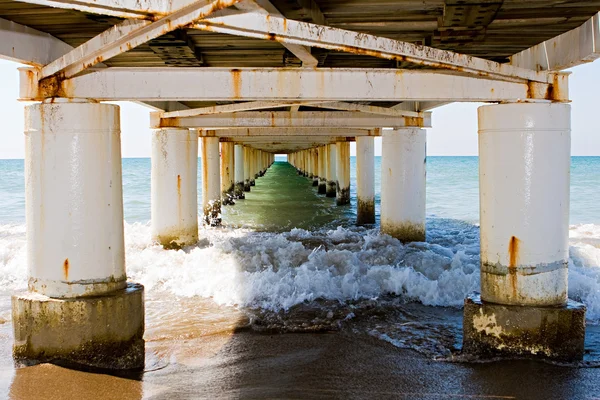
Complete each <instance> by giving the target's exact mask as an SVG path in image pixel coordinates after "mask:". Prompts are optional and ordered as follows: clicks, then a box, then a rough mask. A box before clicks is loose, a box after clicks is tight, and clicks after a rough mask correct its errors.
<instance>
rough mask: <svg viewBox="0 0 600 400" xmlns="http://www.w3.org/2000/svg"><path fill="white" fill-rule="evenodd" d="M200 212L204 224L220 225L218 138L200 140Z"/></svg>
mask: <svg viewBox="0 0 600 400" xmlns="http://www.w3.org/2000/svg"><path fill="white" fill-rule="evenodd" d="M202 210H203V213H204V223H205V224H208V225H210V226H217V225H220V224H221V174H220V168H219V138H218V137H203V138H202Z"/></svg>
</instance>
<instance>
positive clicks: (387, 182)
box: [289, 128, 426, 242]
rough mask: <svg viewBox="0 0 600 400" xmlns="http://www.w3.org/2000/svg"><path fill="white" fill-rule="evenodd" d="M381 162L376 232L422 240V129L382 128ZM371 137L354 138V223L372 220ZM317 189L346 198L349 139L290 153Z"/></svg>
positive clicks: (339, 200) (347, 200)
mask: <svg viewBox="0 0 600 400" xmlns="http://www.w3.org/2000/svg"><path fill="white" fill-rule="evenodd" d="M382 136H383V138H382V147H383V152H382V164H381V171H382V172H381V231H382V232H383V233H387V234H389V235H391V236H393V237H395V238H397V239H400V240H402V241H405V242H409V241H424V240H425V164H426V155H425V146H426V132H425V130H424V129H419V128H403V129H395V130H384V131H383V133H382ZM374 154H375V153H374V138H373V137H372V136H359V137H357V138H356V188H357V193H356V195H357V223H358V224H361V225H362V224H373V223H375V157H374ZM289 161H290V163H291V164H292V165H294V166H295V167H296V168H297V169H298V172H299V173H300V174H303V175H305V176H307V177H309V178H311V179H312V184H313V185H314V186H318V193H320V194H325V195H326V196H327V197H336V199H337V201H336V202H337V204H338V205H344V204H348V203H350V142H347V141H341V142H337V143H334V144H327V145H324V146H320V147H317V148H312V149H307V150H301V151H298V152H296V153H293V154H290V155H289Z"/></svg>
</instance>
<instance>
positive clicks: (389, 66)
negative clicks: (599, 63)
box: [0, 0, 600, 368]
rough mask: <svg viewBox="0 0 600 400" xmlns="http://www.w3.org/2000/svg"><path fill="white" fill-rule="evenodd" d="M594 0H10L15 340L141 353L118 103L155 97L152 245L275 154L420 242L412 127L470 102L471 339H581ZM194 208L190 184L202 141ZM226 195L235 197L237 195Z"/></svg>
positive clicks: (128, 360)
mask: <svg viewBox="0 0 600 400" xmlns="http://www.w3.org/2000/svg"><path fill="white" fill-rule="evenodd" d="M598 10H600V1H570V2H557V1H536V2H521V1H509V0H504V1H503V0H491V1H478V0H445V1H444V0H424V1H400V0H398V1H393V0H386V1H376V2H373V1H368V0H338V1H325V0H289V1H284V0H270V1H269V0H172V1H164V2H162V1H154V0H135V1H134V0H94V1H92V0H80V1H77V2H73V1H68V0H18V1H17V0H3V1H1V2H0V35H1V40H0V57H3V58H8V59H11V60H14V61H18V62H21V63H24V64H27V65H29V66H30V67H27V68H22V69H21V70H20V100H24V101H31V102H34V104H32V105H28V106H27V107H26V110H25V141H26V155H25V176H26V220H27V263H28V274H29V281H28V282H29V284H28V291H27V292H26V293H23V294H18V295H15V296H14V298H13V324H14V333H15V344H14V356H15V358H17V359H25V360H51V359H56V358H59V359H61V358H62V359H68V360H70V361H75V362H79V363H84V364H88V365H94V366H101V367H107V368H139V367H142V366H143V363H144V341H143V335H144V301H143V290H144V289H143V287H142V286H141V285H138V284H135V283H132V282H128V281H127V275H126V271H125V251H124V237H123V199H122V184H121V182H122V180H121V147H120V146H121V144H120V117H119V107H118V106H116V105H113V104H109V103H106V102H108V101H135V102H139V103H143V104H146V105H147V106H149V107H151V108H152V109H153V110H154V112H153V113H152V114H151V118H150V127H151V128H152V129H153V133H152V138H151V139H149V140H152V177H151V179H152V189H151V190H152V194H151V197H152V212H151V220H152V232H153V236H154V238H155V239H156V240H157V241H158V242H160V243H161V244H163V245H164V246H165V247H180V246H185V245H189V244H194V243H195V242H196V241H197V240H198V224H199V218H198V212H199V211H200V214H201V215H202V218H200V223H205V224H208V225H219V223H220V219H221V213H220V210H221V207H222V206H224V205H227V204H230V203H233V202H235V201H236V200H235V199H243V198H244V194H245V192H247V191H248V190H251V189H252V184H253V181H254V180H255V179H258V177H260V176H261V175H262V174H264V173H265V171H266V170H267V169H268V168H269V166H270V165H271V164H272V163H273V160H274V154H275V153H287V154H288V155H289V161H290V163H291V164H292V165H293V166H295V167H296V168H297V169H298V171H299V172H300V173H302V174H304V175H306V176H307V177H308V178H310V179H312V180H311V182H310V183H309V182H308V181H307V184H311V185H316V186H318V191H319V193H323V194H324V195H326V196H331V197H336V203H337V204H340V205H343V204H346V203H348V201H349V198H350V196H349V190H350V164H349V160H350V152H349V142H352V141H355V142H356V148H357V186H356V187H357V199H358V201H357V205H356V206H357V208H358V209H357V215H358V221H357V223H373V222H374V219H375V213H374V165H373V163H374V159H373V157H374V150H373V149H374V146H373V140H374V137H376V136H381V137H382V143H383V154H382V167H381V170H382V172H381V182H382V191H381V221H380V225H381V232H382V233H384V234H389V235H391V236H393V237H396V238H397V239H399V240H401V241H424V240H426V237H425V170H426V168H425V167H426V163H425V158H426V156H425V155H426V152H425V146H426V135H425V128H427V127H430V126H431V113H432V110H434V109H435V108H436V107H439V106H441V105H444V104H448V103H451V102H485V103H489V104H488V105H484V106H482V107H480V108H479V113H478V123H479V163H480V164H479V171H480V206H481V213H480V226H481V295H479V294H474V295H472V296H469V297H468V298H467V299H466V301H465V310H464V345H463V351H465V352H472V353H478V354H497V353H498V352H500V353H504V354H530V355H531V354H534V355H539V356H544V357H549V358H554V359H580V358H581V357H582V356H583V339H584V334H585V308H584V307H583V305H581V304H578V303H574V302H571V301H569V300H568V299H567V272H568V271H567V265H568V263H567V260H568V241H567V240H568V218H569V159H570V132H571V128H570V115H571V109H570V105H569V93H568V79H569V76H568V75H569V74H568V73H565V72H561V71H562V70H564V69H566V68H569V67H573V66H577V65H579V64H581V63H585V62H589V61H593V60H594V59H596V58H597V57H598V55H599V54H600V53H599V51H600V50H599V49H598V46H599V43H600V25H599V15H598ZM199 148H200V149H201V160H202V164H203V165H202V174H203V177H202V178H203V179H202V188H201V190H202V199H203V201H202V204H201V206H200V210H199V209H198V204H197V200H196V199H197V197H196V193H197V190H198V188H197V187H196V186H197V183H196V182H197V163H198V149H199ZM232 207H235V206H234V205H233V206H232Z"/></svg>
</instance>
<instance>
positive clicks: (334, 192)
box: [325, 181, 337, 197]
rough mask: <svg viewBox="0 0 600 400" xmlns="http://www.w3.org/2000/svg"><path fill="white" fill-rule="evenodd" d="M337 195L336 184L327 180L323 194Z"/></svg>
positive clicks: (328, 195)
mask: <svg viewBox="0 0 600 400" xmlns="http://www.w3.org/2000/svg"><path fill="white" fill-rule="evenodd" d="M336 195H337V186H336V184H335V181H327V188H326V190H325V196H327V197H335V196H336Z"/></svg>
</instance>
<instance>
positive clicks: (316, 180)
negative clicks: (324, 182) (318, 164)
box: [312, 178, 319, 186]
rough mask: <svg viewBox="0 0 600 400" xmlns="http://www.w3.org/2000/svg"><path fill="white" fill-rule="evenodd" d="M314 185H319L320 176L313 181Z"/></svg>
mask: <svg viewBox="0 0 600 400" xmlns="http://www.w3.org/2000/svg"><path fill="white" fill-rule="evenodd" d="M312 185H313V186H319V178H314V179H313V181H312Z"/></svg>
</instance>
